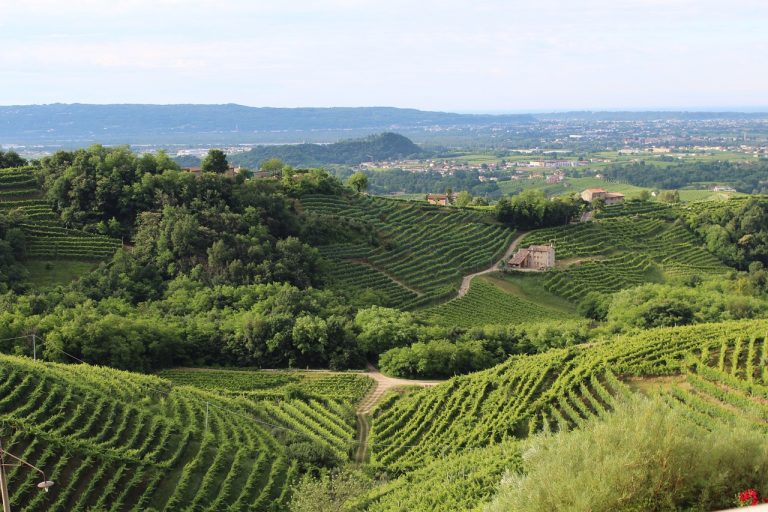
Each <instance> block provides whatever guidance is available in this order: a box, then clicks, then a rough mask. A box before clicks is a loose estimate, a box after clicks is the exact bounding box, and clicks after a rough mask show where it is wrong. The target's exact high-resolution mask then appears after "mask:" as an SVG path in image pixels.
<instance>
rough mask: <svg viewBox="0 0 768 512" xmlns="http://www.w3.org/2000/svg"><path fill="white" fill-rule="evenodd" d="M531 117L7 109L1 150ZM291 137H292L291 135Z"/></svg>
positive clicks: (366, 110) (209, 108)
mask: <svg viewBox="0 0 768 512" xmlns="http://www.w3.org/2000/svg"><path fill="white" fill-rule="evenodd" d="M534 121H535V118H534V117H533V116H530V115H472V114H452V113H447V112H427V111H422V110H415V109H402V108H392V107H360V108H255V107H245V106H242V105H234V104H227V105H134V104H125V105H87V104H60V103H56V104H52V105H23V106H0V144H30V143H38V144H62V145H66V146H72V145H77V146H82V145H84V144H87V143H92V142H101V143H106V144H166V143H179V144H189V143H192V144H194V143H198V142H201V141H204V142H206V143H214V144H215V143H248V142H251V143H259V142H295V141H303V140H306V141H307V142H323V139H322V138H320V139H319V140H318V137H317V136H316V135H317V133H316V132H332V133H329V134H328V136H326V137H325V140H324V141H325V142H330V141H333V140H339V139H341V138H344V135H343V134H344V132H348V133H347V137H349V136H359V135H361V134H365V135H367V134H370V133H380V132H382V131H388V130H397V131H402V130H403V129H414V128H419V129H424V128H427V127H450V126H488V125H497V124H498V125H510V124H521V123H531V122H534ZM286 133H290V135H289V136H287V135H286Z"/></svg>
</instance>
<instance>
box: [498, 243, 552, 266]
mask: <svg viewBox="0 0 768 512" xmlns="http://www.w3.org/2000/svg"><path fill="white" fill-rule="evenodd" d="M509 266H510V267H511V268H530V269H535V270H543V269H546V268H551V267H554V266H555V247H554V246H553V245H531V246H530V247H527V248H525V249H520V250H519V251H517V252H516V253H515V255H514V256H512V259H510V260H509Z"/></svg>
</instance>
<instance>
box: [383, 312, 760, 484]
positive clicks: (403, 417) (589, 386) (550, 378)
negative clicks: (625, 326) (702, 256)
mask: <svg viewBox="0 0 768 512" xmlns="http://www.w3.org/2000/svg"><path fill="white" fill-rule="evenodd" d="M549 328H550V329H551V330H552V331H556V330H557V326H556V325H551V326H549ZM755 332H759V333H766V332H768V324H766V321H765V320H745V321H731V322H724V323H718V324H701V325H694V326H686V327H677V328H659V329H649V330H647V331H644V332H642V333H639V334H636V335H631V336H628V335H624V336H611V337H608V338H606V339H605V340H597V341H593V342H592V343H590V344H588V345H585V346H574V347H570V348H566V349H551V350H548V351H546V352H543V353H541V354H536V355H528V356H522V355H521V356H514V357H511V358H509V359H508V360H507V361H506V362H505V363H503V364H501V365H498V366H495V367H493V368H491V369H488V370H484V371H480V372H476V373H473V374H470V375H466V376H461V377H455V378H453V379H451V380H450V381H448V382H447V383H445V384H442V385H440V386H437V387H434V388H430V389H426V390H421V391H417V392H414V393H411V394H409V395H406V396H404V397H402V398H400V399H398V400H396V401H393V402H391V403H387V404H385V405H383V406H382V407H381V408H380V409H378V410H377V411H376V412H375V413H374V417H373V419H372V432H371V436H370V439H371V441H370V447H371V461H372V462H373V463H376V464H380V465H382V466H384V467H386V468H387V469H388V470H390V471H395V472H397V471H407V470H411V469H413V468H417V467H422V466H423V465H424V464H427V463H429V462H430V461H431V460H434V459H435V458H438V457H440V456H441V455H445V454H450V453H458V452H459V451H461V450H463V449H467V448H479V447H483V446H487V445H489V444H493V443H497V442H500V441H502V440H504V439H509V438H522V437H526V436H527V435H528V434H529V433H531V432H538V431H542V430H544V431H555V430H570V429H572V428H575V427H578V426H580V425H583V424H584V423H585V422H586V421H587V420H588V419H589V418H591V417H594V416H599V415H603V414H606V412H607V411H610V410H611V409H612V408H613V402H614V397H615V396H617V395H618V396H621V395H625V394H627V393H628V391H627V390H626V386H625V385H624V384H622V383H621V382H620V381H619V380H618V379H617V378H616V377H615V375H624V376H626V375H644V376H653V375H656V376H659V375H674V374H680V373H682V372H684V371H685V370H686V368H687V365H688V363H687V362H686V359H687V358H689V357H695V356H696V355H698V354H699V353H701V352H702V351H705V350H706V351H709V350H711V349H714V348H719V347H720V346H721V344H723V343H726V342H727V343H728V345H727V346H732V345H733V342H734V340H736V339H739V338H745V339H749V338H752V337H754V333H755ZM759 339H760V340H761V342H762V340H763V339H764V335H760V337H759ZM754 352H758V351H757V350H756V349H753V353H754ZM754 357H757V356H756V355H755V356H754ZM755 371H756V370H755ZM761 378H762V377H761Z"/></svg>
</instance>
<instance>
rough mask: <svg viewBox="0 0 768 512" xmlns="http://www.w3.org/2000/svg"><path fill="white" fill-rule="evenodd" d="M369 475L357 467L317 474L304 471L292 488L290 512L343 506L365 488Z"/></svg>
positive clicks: (327, 509)
mask: <svg viewBox="0 0 768 512" xmlns="http://www.w3.org/2000/svg"><path fill="white" fill-rule="evenodd" d="M371 485H372V483H371V478H370V477H369V476H368V475H367V474H366V473H365V472H363V471H361V470H354V469H351V468H349V469H345V470H342V471H339V470H334V471H332V472H330V473H328V472H323V473H322V474H321V475H320V476H319V477H313V476H311V475H305V476H304V478H302V479H301V481H299V483H298V484H297V485H296V487H295V488H294V489H293V493H292V496H291V501H290V504H289V509H290V510H291V512H327V511H329V510H343V509H344V508H343V507H344V505H345V504H346V503H348V502H349V501H350V500H352V499H354V498H355V497H357V496H359V495H360V494H362V493H363V492H365V491H367V490H368V488H369V487H370V486H371Z"/></svg>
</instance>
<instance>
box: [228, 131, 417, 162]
mask: <svg viewBox="0 0 768 512" xmlns="http://www.w3.org/2000/svg"><path fill="white" fill-rule="evenodd" d="M422 154H423V150H422V149H421V148H420V147H419V146H417V145H416V144H414V143H413V142H412V141H411V140H410V139H408V138H407V137H403V136H402V135H398V134H396V133H382V134H380V135H371V136H369V137H365V138H363V139H352V140H343V141H340V142H335V143H333V144H286V145H279V146H278V145H275V146H257V147H255V148H253V149H251V150H250V151H248V152H245V153H239V154H236V155H232V156H231V157H230V158H229V160H230V161H231V162H232V163H234V164H237V165H243V166H245V167H249V168H252V169H255V168H258V166H259V163H261V162H263V161H264V160H267V159H269V158H279V159H280V160H282V161H283V162H285V163H287V164H290V165H293V166H317V165H324V164H348V165H356V164H359V163H361V162H370V161H377V162H380V161H382V160H395V159H400V158H408V157H413V156H420V155H422Z"/></svg>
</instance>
